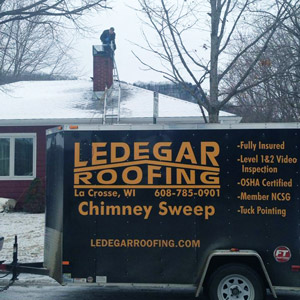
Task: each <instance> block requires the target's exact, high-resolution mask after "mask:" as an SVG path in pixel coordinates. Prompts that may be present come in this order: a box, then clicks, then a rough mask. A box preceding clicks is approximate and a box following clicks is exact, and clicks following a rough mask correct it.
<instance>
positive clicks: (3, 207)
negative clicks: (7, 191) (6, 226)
mask: <svg viewBox="0 0 300 300" xmlns="http://www.w3.org/2000/svg"><path fill="white" fill-rule="evenodd" d="M16 204H17V201H16V200H14V199H8V198H0V213H2V212H9V211H12V210H13V209H14V208H15V206H16Z"/></svg>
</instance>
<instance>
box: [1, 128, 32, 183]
mask: <svg viewBox="0 0 300 300" xmlns="http://www.w3.org/2000/svg"><path fill="white" fill-rule="evenodd" d="M35 176H36V135H35V134H29V133H23V134H19V133H18V134H10V135H8V134H0V179H2V180H3V179H4V180H7V179H16V180H17V179H22V180H24V179H33V178H35Z"/></svg>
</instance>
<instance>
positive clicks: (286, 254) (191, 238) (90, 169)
mask: <svg viewBox="0 0 300 300" xmlns="http://www.w3.org/2000/svg"><path fill="white" fill-rule="evenodd" d="M299 153H300V129H299V128H298V124H257V125H249V124H243V125H242V124H238V125H230V126H226V125H222V126H221V125H204V124H199V125H189V126H180V127H179V126H172V127H170V126H165V125H149V126H142V125H139V126H129V125H128V126H126V125H124V126H123V125H117V126H102V125H101V126H100V125H99V126H64V127H60V128H56V129H53V130H49V131H48V134H47V188H46V191H47V205H46V207H47V209H46V236H45V261H44V267H45V268H46V269H47V270H48V271H49V274H50V276H51V277H53V278H54V279H56V280H57V281H58V282H60V283H64V282H65V283H66V282H70V283H84V284H87V285H89V284H90V285H92V284H96V285H99V286H135V287H149V288H151V287H164V288H173V287H175V288H191V287H192V288H194V290H195V295H196V296H198V295H199V293H200V291H201V289H202V288H204V291H205V292H206V293H207V294H208V295H209V296H210V299H213V300H232V299H243V300H259V299H263V297H264V295H265V291H266V289H269V290H270V291H271V293H272V294H273V296H274V297H276V287H278V286H285V287H298V288H299V287H300V276H299V275H300V273H299V270H300V247H299V246H300V240H299V236H300V235H299V233H300V227H299V216H300V215H299V208H300V206H299V204H300V201H299V197H300V188H299V171H300V162H299Z"/></svg>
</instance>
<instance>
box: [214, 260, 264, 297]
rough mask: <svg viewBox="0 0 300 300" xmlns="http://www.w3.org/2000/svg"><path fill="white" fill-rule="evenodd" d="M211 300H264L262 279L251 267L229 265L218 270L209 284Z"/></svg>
mask: <svg viewBox="0 0 300 300" xmlns="http://www.w3.org/2000/svg"><path fill="white" fill-rule="evenodd" d="M209 297H210V300H263V299H264V298H265V288H264V286H263V283H262V280H261V277H260V276H259V275H258V274H257V273H256V272H255V271H254V270H253V269H251V268H250V267H248V266H246V265H242V264H227V265H224V266H222V267H220V268H219V269H217V270H216V271H215V272H214V273H213V274H212V276H211V278H210V282H209Z"/></svg>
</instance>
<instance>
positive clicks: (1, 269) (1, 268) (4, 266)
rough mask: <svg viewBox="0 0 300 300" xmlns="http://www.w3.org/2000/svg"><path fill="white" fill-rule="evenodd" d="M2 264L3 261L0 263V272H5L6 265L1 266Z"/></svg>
mask: <svg viewBox="0 0 300 300" xmlns="http://www.w3.org/2000/svg"><path fill="white" fill-rule="evenodd" d="M4 262H5V260H1V261H0V271H7V268H6V265H4V264H3V263H4Z"/></svg>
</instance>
